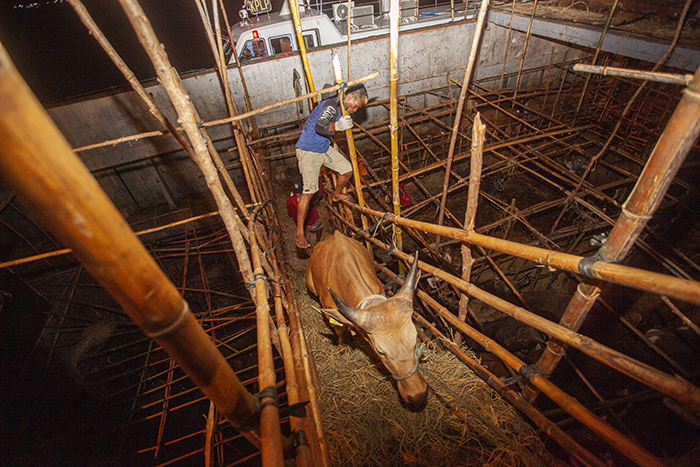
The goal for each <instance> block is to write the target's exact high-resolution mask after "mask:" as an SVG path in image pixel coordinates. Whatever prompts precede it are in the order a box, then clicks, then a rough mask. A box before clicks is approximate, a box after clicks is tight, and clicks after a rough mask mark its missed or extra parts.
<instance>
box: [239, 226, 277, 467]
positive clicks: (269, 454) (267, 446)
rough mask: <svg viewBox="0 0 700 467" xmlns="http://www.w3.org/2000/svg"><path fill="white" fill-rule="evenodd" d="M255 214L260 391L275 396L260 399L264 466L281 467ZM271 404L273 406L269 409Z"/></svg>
mask: <svg viewBox="0 0 700 467" xmlns="http://www.w3.org/2000/svg"><path fill="white" fill-rule="evenodd" d="M254 226H255V213H253V214H252V215H251V216H250V220H249V224H248V238H249V240H250V252H251V257H252V258H253V268H254V269H253V272H254V274H255V276H254V277H255V279H254V281H255V294H256V296H257V306H256V308H255V312H256V315H257V330H258V387H259V388H260V392H261V393H262V392H263V391H265V390H269V388H272V389H273V390H274V395H270V394H265V396H263V397H261V398H260V405H261V406H262V409H261V410H260V435H261V441H262V449H261V451H262V465H263V466H265V467H268V466H274V467H280V466H283V465H284V454H283V453H282V432H281V431H280V418H279V411H278V406H277V378H276V376H275V365H274V363H273V360H272V343H271V341H270V323H269V320H270V305H269V304H268V303H267V293H268V290H267V287H268V285H267V282H266V281H265V280H264V279H265V276H264V273H263V269H262V265H261V263H260V248H259V247H258V242H257V241H256V240H255V228H254ZM266 404H269V405H266Z"/></svg>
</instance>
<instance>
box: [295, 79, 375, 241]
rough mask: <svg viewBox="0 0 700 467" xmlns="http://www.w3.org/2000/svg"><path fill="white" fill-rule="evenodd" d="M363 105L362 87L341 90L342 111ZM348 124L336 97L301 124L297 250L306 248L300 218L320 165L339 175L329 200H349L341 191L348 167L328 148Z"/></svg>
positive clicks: (315, 187) (349, 173) (314, 187)
mask: <svg viewBox="0 0 700 467" xmlns="http://www.w3.org/2000/svg"><path fill="white" fill-rule="evenodd" d="M366 103H367V90H366V89H365V87H364V85H362V84H358V85H356V86H351V87H349V88H348V89H347V90H346V91H345V108H346V109H347V111H348V113H349V114H353V113H355V111H357V109H359V108H360V107H363V106H364V105H365V104H366ZM352 125H353V123H352V118H351V117H350V115H344V116H341V112H340V103H339V102H338V98H330V99H326V100H324V101H321V103H320V104H319V105H318V106H317V107H316V108H315V109H314V110H313V112H311V115H309V118H308V119H306V122H305V123H304V128H302V130H301V136H300V137H299V140H298V141H297V144H296V153H297V160H298V162H299V172H301V176H302V178H303V180H304V189H303V191H302V193H301V196H300V197H299V206H298V214H297V229H296V244H297V247H298V248H301V249H306V248H308V247H309V246H310V245H309V242H308V241H306V237H305V236H304V219H306V214H307V213H308V210H309V202H310V201H311V197H312V196H313V195H314V193H316V191H318V174H319V172H320V171H321V166H322V165H325V166H326V167H328V168H329V169H331V170H333V171H335V172H337V173H338V175H339V177H338V183H337V185H336V187H335V191H334V192H333V195H332V197H331V198H332V200H333V201H339V200H341V199H345V200H350V197H349V196H348V195H346V194H343V193H342V190H343V188H344V187H345V185H346V184H347V183H348V181H349V180H350V177H351V176H352V166H351V165H350V162H348V160H347V159H346V158H345V156H343V155H342V154H341V153H340V152H339V151H338V150H337V149H335V148H334V147H333V146H331V140H330V139H331V138H332V137H333V134H334V133H335V132H336V131H344V130H349V129H350V128H352Z"/></svg>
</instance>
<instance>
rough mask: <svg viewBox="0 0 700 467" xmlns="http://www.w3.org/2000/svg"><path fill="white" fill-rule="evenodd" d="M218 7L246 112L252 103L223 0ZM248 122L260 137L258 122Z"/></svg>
mask: <svg viewBox="0 0 700 467" xmlns="http://www.w3.org/2000/svg"><path fill="white" fill-rule="evenodd" d="M219 7H220V8H221V13H222V14H223V17H224V24H225V25H226V35H228V40H229V44H230V45H231V48H232V49H233V58H234V59H235V60H236V68H238V75H239V76H240V78H241V86H242V87H243V97H244V100H245V105H246V109H247V111H248V112H250V111H251V110H253V105H252V104H251V103H250V94H248V85H247V84H246V82H245V77H244V76H243V68H241V62H240V61H239V60H238V53H237V52H236V47H235V45H234V41H233V37H231V24H230V23H229V21H228V13H227V12H226V7H225V6H224V0H219ZM248 124H249V125H250V127H251V128H252V129H253V138H255V139H257V138H260V131H259V130H258V124H257V122H256V121H255V118H254V117H251V118H250V119H248Z"/></svg>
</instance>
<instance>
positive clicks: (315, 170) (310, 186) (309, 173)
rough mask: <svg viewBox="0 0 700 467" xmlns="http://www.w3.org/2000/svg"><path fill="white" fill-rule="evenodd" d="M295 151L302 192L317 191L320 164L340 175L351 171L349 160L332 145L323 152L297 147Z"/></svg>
mask: <svg viewBox="0 0 700 467" xmlns="http://www.w3.org/2000/svg"><path fill="white" fill-rule="evenodd" d="M296 152H297V161H298V162H299V172H300V173H301V177H302V178H303V180H304V191H302V193H307V194H310V193H316V192H317V191H318V174H319V173H320V172H321V166H322V165H325V166H326V167H328V168H329V169H331V170H333V171H334V172H338V173H339V174H340V175H345V174H346V173H348V172H352V165H350V162H349V161H348V160H347V159H346V158H345V156H343V154H342V153H341V152H340V151H338V150H337V149H335V148H334V147H333V146H330V147H329V148H328V151H326V152H325V153H324V152H311V151H304V150H303V149H298V148H297V150H296Z"/></svg>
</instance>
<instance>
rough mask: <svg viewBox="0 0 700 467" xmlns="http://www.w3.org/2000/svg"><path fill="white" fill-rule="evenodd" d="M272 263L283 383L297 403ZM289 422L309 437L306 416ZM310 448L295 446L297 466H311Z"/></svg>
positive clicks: (296, 386)
mask: <svg viewBox="0 0 700 467" xmlns="http://www.w3.org/2000/svg"><path fill="white" fill-rule="evenodd" d="M273 264H274V266H275V276H276V278H277V279H276V281H275V282H274V285H275V318H276V320H277V330H278V333H279V337H280V343H281V347H282V359H283V360H284V374H285V378H286V380H287V384H286V385H285V387H286V389H287V400H288V402H289V405H290V406H291V405H293V404H298V403H299V402H302V398H301V392H300V389H299V383H298V382H297V374H296V371H295V364H294V355H293V351H292V345H291V343H290V338H289V327H288V326H287V323H286V321H285V319H284V311H283V308H282V288H281V287H280V282H282V281H283V280H284V278H283V277H282V276H281V275H280V274H279V270H278V267H277V261H276V260H274V261H273ZM289 424H290V426H291V428H292V431H294V432H297V433H301V432H303V436H305V437H307V438H308V437H309V436H310V434H309V433H308V424H307V423H306V417H301V418H300V417H295V416H290V417H289ZM312 464H313V463H312V459H311V450H310V448H309V446H308V445H303V444H300V445H298V446H297V447H296V465H297V467H305V466H311V465H312Z"/></svg>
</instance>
